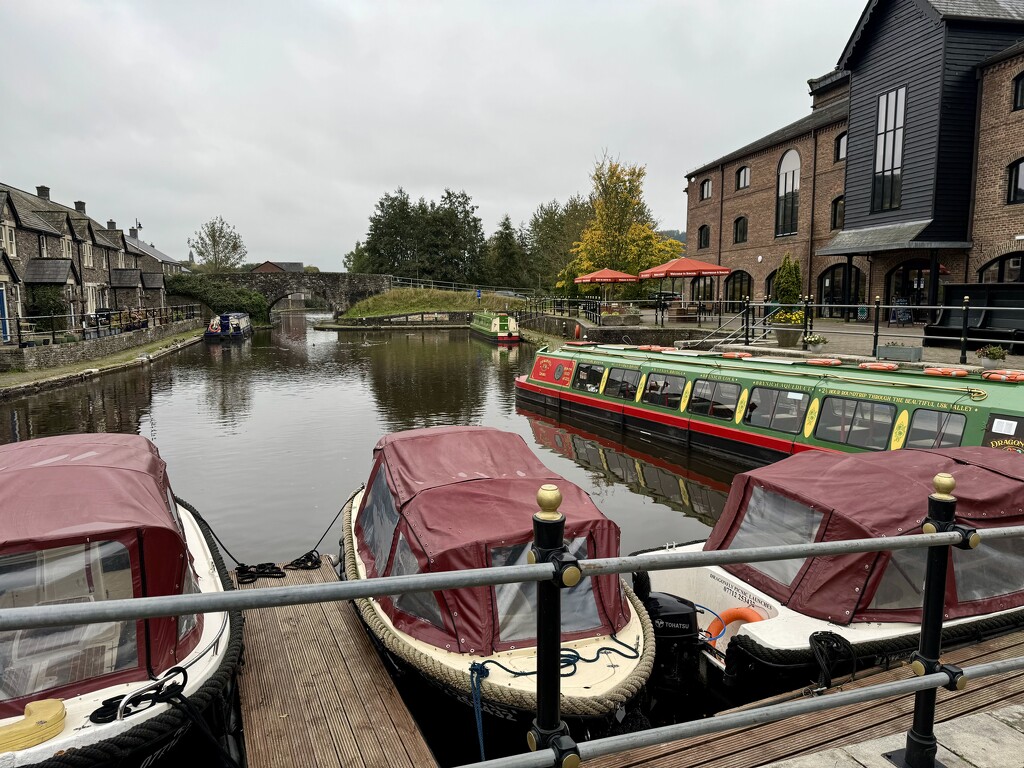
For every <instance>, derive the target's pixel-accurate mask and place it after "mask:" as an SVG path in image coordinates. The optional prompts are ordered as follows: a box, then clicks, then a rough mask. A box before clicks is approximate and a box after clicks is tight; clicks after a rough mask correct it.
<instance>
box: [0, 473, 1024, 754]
mask: <svg viewBox="0 0 1024 768" xmlns="http://www.w3.org/2000/svg"><path fill="white" fill-rule="evenodd" d="M934 484H935V489H936V490H935V492H934V493H933V494H931V495H930V496H929V497H928V514H927V516H926V518H925V520H924V523H923V526H922V531H923V532H922V533H920V534H915V535H912V536H906V535H904V536H889V537H879V538H871V539H856V540H846V541H833V542H824V543H812V544H789V545H775V546H766V547H752V548H745V549H732V550H717V551H711V552H704V551H693V552H676V551H672V550H671V549H667V550H665V551H664V552H658V553H645V554H643V555H632V556H626V557H614V558H600V559H588V560H575V559H573V558H572V557H571V556H570V555H569V552H568V548H567V547H566V545H565V543H564V526H565V518H564V516H562V515H561V513H560V512H559V511H558V504H559V502H560V495H559V493H558V490H557V488H556V487H555V486H542V487H541V491H540V492H539V493H538V496H537V499H538V503H539V505H540V511H539V512H538V513H537V514H536V515H535V516H534V544H533V549H532V552H531V558H530V559H531V561H532V562H533V563H535V564H531V565H516V566H506V567H500V568H480V569H470V570H464V571H455V572H443V573H434V574H415V575H409V576H392V577H383V578H371V579H364V580H361V581H339V582H336V583H321V584H311V585H302V586H293V587H265V588H261V589H249V590H239V591H228V592H216V593H205V594H188V595H174V596H164V597H144V598H135V599H130V600H104V601H98V602H92V603H82V604H68V605H59V606H57V605H52V606H42V605H40V606H31V607H20V608H4V609H2V610H0V632H3V631H11V630H16V629H28V628H37V627H56V626H66V625H69V624H95V623H103V622H111V621H126V620H135V619H146V618H155V617H160V616H177V615H182V614H189V613H196V612H203V613H208V612H217V611H229V610H252V609H257V608H268V607H278V606H286V605H299V604H305V603H316V602H326V601H336V600H353V599H356V598H369V597H381V596H386V595H391V596H394V595H397V594H407V593H411V592H424V591H437V590H444V589H456V588H462V587H479V586H494V585H499V584H512V583H519V582H527V581H535V582H538V608H537V625H538V630H537V638H538V643H537V656H538V663H537V668H538V683H537V686H538V688H537V693H538V709H537V718H536V720H535V721H534V725H533V727H532V728H531V729H530V731H529V741H530V743H531V745H533V746H534V747H535V751H534V752H533V753H532V754H523V755H515V756H511V757H506V758H501V759H499V760H491V761H486V762H481V763H477V764H475V765H476V766H478V767H480V768H482V767H483V766H487V767H488V768H497V767H498V766H501V767H502V768H526V767H528V766H536V767H537V768H540V767H541V766H570V765H573V764H575V765H578V764H579V762H578V760H579V759H580V758H588V757H598V756H602V755H608V754H613V753H615V752H619V751H622V750H625V749H633V748H636V747H641V746H651V745H655V744H661V743H665V742H668V741H673V740H676V739H679V738H683V737H686V736H695V735H701V734H709V733H715V732H719V731H724V730H728V729H731V728H736V727H739V726H743V725H752V724H758V723H766V722H772V721H776V720H782V719H785V718H787V717H792V716H794V715H797V714H802V713H805V712H816V711H821V710H825V709H831V708H834V707H838V706H843V705H845V704H850V703H854V702H862V701H870V700H873V699H879V698H885V697H890V696H893V695H896V694H906V693H911V692H913V693H915V697H916V698H915V711H914V724H913V727H912V728H911V730H910V732H909V733H908V736H907V751H906V755H905V758H904V759H905V762H904V763H902V765H905V766H907V768H927V767H929V766H932V765H934V759H935V752H936V748H937V747H936V740H935V736H934V733H933V728H932V725H933V723H934V708H935V691H936V689H937V688H939V687H948V688H951V689H956V690H960V689H962V688H963V687H964V686H965V685H966V683H967V681H968V680H969V679H972V678H974V677H984V676H988V675H994V674H1000V673H1003V672H1009V671H1016V670H1019V669H1024V658H1015V659H1009V660H1005V661H1000V662H993V663H990V664H981V665H977V666H975V667H970V668H966V669H959V668H957V667H953V666H948V665H943V664H942V663H941V662H940V660H939V650H940V646H939V644H940V638H941V631H942V614H943V604H944V598H945V584H946V567H947V563H948V559H949V547H950V546H957V547H961V548H964V549H973V548H975V547H977V546H978V545H979V544H981V543H984V542H986V541H989V540H998V539H1006V538H1012V537H1020V536H1024V526H1006V527H1002V528H987V529H983V530H975V529H973V528H971V527H969V526H965V525H961V524H957V523H956V522H955V512H956V498H955V497H954V496H952V495H951V492H952V490H953V488H954V485H955V484H954V482H953V478H952V477H950V476H949V475H944V474H940V475H937V476H936V478H935V482H934ZM924 547H927V548H928V550H929V551H928V559H927V565H926V574H925V584H924V606H923V613H922V622H921V640H920V646H919V649H918V651H917V653H915V654H914V656H913V659H914V662H913V664H912V668H913V669H914V671H915V673H916V674H917V675H918V677H917V678H915V679H912V680H905V681H898V682H893V683H885V684H881V685H876V686H871V687H867V688H863V689H860V690H856V691H847V692H842V693H836V694H833V695H830V696H828V697H824V698H819V699H814V700H810V701H799V702H789V703H785V704H779V705H774V706H770V707H764V708H759V709H750V710H745V711H742V712H736V713H732V714H727V715H719V716H716V717H713V718H708V719H705V720H700V721H695V722H688V723H682V724H678V725H671V726H665V727H661V728H654V729H650V730H647V731H642V732H637V733H630V734H625V735H620V736H611V737H608V738H603V739H596V740H593V741H589V742H582V743H578V744H577V743H576V742H574V741H573V740H572V738H571V737H570V736H569V734H568V728H567V726H566V725H565V723H564V721H562V720H561V717H560V709H559V681H560V678H559V653H560V637H559V626H560V590H561V589H562V588H566V587H571V586H573V585H575V584H577V583H578V582H579V581H580V580H581V579H582V578H587V577H590V576H596V575H601V574H623V573H631V572H635V571H658V570H667V569H672V568H692V567H700V566H708V565H728V564H736V563H755V562H768V561H775V560H789V559H793V558H798V557H810V556H817V557H824V556H830V555H839V554H852V553H861V552H879V551H890V552H892V551H896V550H904V549H917V548H924ZM567 760H568V762H567ZM573 760H575V761H576V762H575V763H574V762H573ZM897 764H899V763H897Z"/></svg>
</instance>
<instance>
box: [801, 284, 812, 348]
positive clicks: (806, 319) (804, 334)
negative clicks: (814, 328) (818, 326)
mask: <svg viewBox="0 0 1024 768" xmlns="http://www.w3.org/2000/svg"><path fill="white" fill-rule="evenodd" d="M803 302H804V329H803V332H802V333H801V334H800V348H801V349H803V350H804V351H805V352H806V351H807V341H806V339H807V333H808V331H807V324H808V323H809V322H810V321H811V314H810V306H811V297H810V296H804V298H803Z"/></svg>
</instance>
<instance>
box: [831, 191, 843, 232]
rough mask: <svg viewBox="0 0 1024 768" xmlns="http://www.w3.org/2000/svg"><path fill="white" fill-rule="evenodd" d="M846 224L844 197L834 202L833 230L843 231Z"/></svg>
mask: <svg viewBox="0 0 1024 768" xmlns="http://www.w3.org/2000/svg"><path fill="white" fill-rule="evenodd" d="M845 223H846V198H844V197H843V196H842V195H840V196H839V197H837V198H836V199H835V200H833V201H832V229H842V228H843V224H845Z"/></svg>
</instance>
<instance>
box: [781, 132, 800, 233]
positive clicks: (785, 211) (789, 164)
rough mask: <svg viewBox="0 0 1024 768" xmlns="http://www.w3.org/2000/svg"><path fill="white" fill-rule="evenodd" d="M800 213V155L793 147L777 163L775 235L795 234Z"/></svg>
mask: <svg viewBox="0 0 1024 768" xmlns="http://www.w3.org/2000/svg"><path fill="white" fill-rule="evenodd" d="M799 213H800V155H799V154H797V151H796V150H795V149H791V150H789V151H788V152H787V153H786V154H784V155H783V156H782V161H781V162H780V163H779V189H778V196H777V197H776V199H775V236H776V237H779V236H780V235H795V234H796V223H797V218H798V216H799Z"/></svg>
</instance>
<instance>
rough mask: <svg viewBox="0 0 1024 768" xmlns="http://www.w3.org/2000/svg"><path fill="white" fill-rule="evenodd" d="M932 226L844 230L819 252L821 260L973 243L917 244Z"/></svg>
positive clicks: (918, 223)
mask: <svg viewBox="0 0 1024 768" xmlns="http://www.w3.org/2000/svg"><path fill="white" fill-rule="evenodd" d="M931 223H932V220H931V219H923V220H921V221H906V222H902V223H900V224H885V225H883V226H880V227H864V228H863V229H844V230H843V231H842V232H840V233H839V234H838V235H836V236H835V237H833V238H832V240H831V241H830V242H829V244H828V245H826V246H825V247H824V248H819V249H818V250H816V251H815V253H816V254H817V255H819V256H842V255H846V254H851V253H872V252H875V251H898V250H904V249H911V248H913V249H917V248H970V247H971V243H959V242H957V243H953V242H932V241H924V240H917V239H916V238H917V236H918V235H920V234H921V233H922V232H924V230H925V228H926V227H927V226H928V225H929V224H931Z"/></svg>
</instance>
